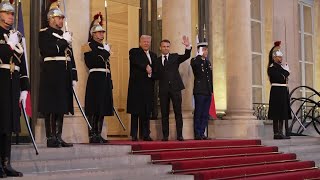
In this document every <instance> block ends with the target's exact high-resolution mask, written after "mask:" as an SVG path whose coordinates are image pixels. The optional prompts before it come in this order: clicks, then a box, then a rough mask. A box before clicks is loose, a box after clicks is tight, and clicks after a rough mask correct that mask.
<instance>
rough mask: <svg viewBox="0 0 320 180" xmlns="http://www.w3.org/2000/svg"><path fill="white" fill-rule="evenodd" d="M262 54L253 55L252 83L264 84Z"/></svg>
mask: <svg viewBox="0 0 320 180" xmlns="http://www.w3.org/2000/svg"><path fill="white" fill-rule="evenodd" d="M261 74H262V73H261V55H255V54H253V55H252V84H253V85H262V76H261Z"/></svg>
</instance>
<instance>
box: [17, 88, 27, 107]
mask: <svg viewBox="0 0 320 180" xmlns="http://www.w3.org/2000/svg"><path fill="white" fill-rule="evenodd" d="M27 96H28V91H21V93H20V100H19V102H20V103H22V105H23V107H24V108H26V104H27Z"/></svg>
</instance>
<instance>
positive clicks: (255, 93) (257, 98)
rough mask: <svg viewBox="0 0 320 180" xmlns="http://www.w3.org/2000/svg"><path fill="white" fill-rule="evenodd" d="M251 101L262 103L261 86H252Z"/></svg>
mask: <svg viewBox="0 0 320 180" xmlns="http://www.w3.org/2000/svg"><path fill="white" fill-rule="evenodd" d="M252 101H253V103H263V102H262V88H260V87H253V88H252Z"/></svg>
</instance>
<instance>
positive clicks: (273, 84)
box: [271, 83, 288, 87]
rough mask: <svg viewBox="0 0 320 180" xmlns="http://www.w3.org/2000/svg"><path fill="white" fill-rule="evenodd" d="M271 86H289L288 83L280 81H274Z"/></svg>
mask: <svg viewBox="0 0 320 180" xmlns="http://www.w3.org/2000/svg"><path fill="white" fill-rule="evenodd" d="M271 86H282V87H287V86H288V84H280V83H272V84H271Z"/></svg>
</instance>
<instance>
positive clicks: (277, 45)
mask: <svg viewBox="0 0 320 180" xmlns="http://www.w3.org/2000/svg"><path fill="white" fill-rule="evenodd" d="M280 45H281V41H276V42H275V43H274V48H273V50H272V57H282V56H283V53H282V52H281V50H280V48H281V47H280Z"/></svg>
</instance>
